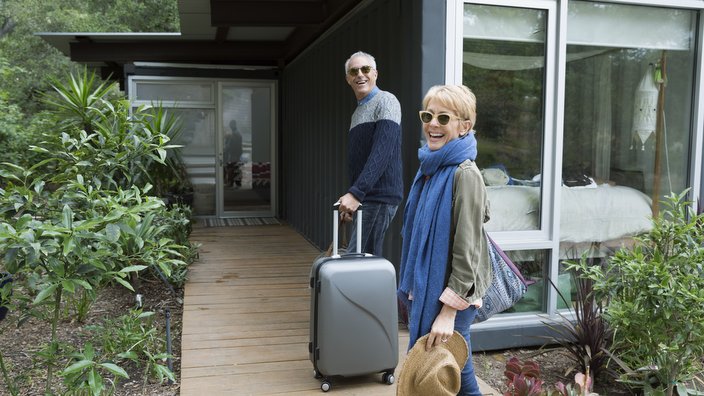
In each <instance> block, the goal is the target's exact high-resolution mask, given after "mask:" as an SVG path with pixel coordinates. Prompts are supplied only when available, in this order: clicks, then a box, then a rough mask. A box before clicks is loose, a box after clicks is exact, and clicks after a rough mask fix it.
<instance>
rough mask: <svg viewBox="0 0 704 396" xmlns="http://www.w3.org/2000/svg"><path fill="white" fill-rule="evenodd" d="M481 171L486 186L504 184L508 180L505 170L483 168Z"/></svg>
mask: <svg viewBox="0 0 704 396" xmlns="http://www.w3.org/2000/svg"><path fill="white" fill-rule="evenodd" d="M481 172H482V176H483V177H484V184H486V185H487V186H505V185H507V184H508V183H509V181H510V178H509V177H508V175H507V174H506V172H504V171H503V170H501V169H499V168H484V169H482V171H481Z"/></svg>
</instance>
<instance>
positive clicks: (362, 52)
mask: <svg viewBox="0 0 704 396" xmlns="http://www.w3.org/2000/svg"><path fill="white" fill-rule="evenodd" d="M356 56H364V57H366V58H367V59H369V66H371V67H372V68H374V69H376V60H375V59H374V57H373V56H371V55H369V54H368V53H366V52H364V51H357V52H355V53H354V54H352V55H350V57H349V58H347V60H346V61H345V74H347V70H348V69H347V68H348V67H349V65H350V61H351V60H352V58H354V57H356Z"/></svg>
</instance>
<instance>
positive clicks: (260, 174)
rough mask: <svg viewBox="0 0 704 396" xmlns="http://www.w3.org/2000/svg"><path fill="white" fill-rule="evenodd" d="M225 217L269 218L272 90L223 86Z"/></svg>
mask: <svg viewBox="0 0 704 396" xmlns="http://www.w3.org/2000/svg"><path fill="white" fill-rule="evenodd" d="M221 109H222V121H221V125H222V133H221V136H222V144H221V147H222V157H221V158H222V161H221V163H222V167H221V168H222V181H223V182H222V186H223V187H222V190H221V191H222V203H223V205H222V208H223V210H222V211H223V214H224V215H238V216H247V215H257V216H269V215H271V208H272V207H271V147H272V145H271V134H272V130H271V125H272V122H271V120H272V108H271V88H270V87H269V86H268V85H267V86H264V87H262V86H252V85H243V84H237V85H229V84H224V85H222V91H221Z"/></svg>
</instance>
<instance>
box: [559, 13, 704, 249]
mask: <svg viewBox="0 0 704 396" xmlns="http://www.w3.org/2000/svg"><path fill="white" fill-rule="evenodd" d="M568 11H569V13H568V24H567V64H566V81H565V112H564V120H565V122H564V144H563V156H562V177H563V181H564V184H565V187H564V188H563V191H562V195H563V200H562V202H563V212H564V211H565V210H569V213H570V214H572V215H573V216H572V217H573V218H572V219H566V218H565V219H562V221H561V227H560V241H561V245H560V248H561V251H562V253H563V256H567V257H570V258H578V257H580V256H581V255H582V253H584V252H585V251H588V250H591V252H590V255H597V254H602V255H603V254H607V253H608V252H609V251H611V250H612V249H614V248H617V247H619V246H622V245H623V244H627V243H629V239H630V237H631V236H634V235H637V234H639V233H642V232H645V231H647V230H648V229H649V228H650V226H651V222H650V217H651V215H653V214H654V213H656V212H657V210H658V202H659V201H660V199H661V198H662V197H663V196H664V195H666V194H669V193H670V192H681V191H683V190H684V189H685V188H686V187H687V184H688V183H687V180H688V169H689V154H690V140H691V132H690V131H691V129H692V128H691V120H692V98H693V89H694V75H693V71H694V46H693V43H694V37H695V25H694V22H695V16H696V14H695V13H694V12H693V11H688V10H682V9H664V8H657V7H644V6H632V5H621V4H605V3H600V2H587V1H571V2H570V3H569V7H568ZM568 204H573V205H570V207H569V208H565V207H564V206H566V205H568ZM572 206H573V207H572ZM574 219H578V220H579V221H573V220H574Z"/></svg>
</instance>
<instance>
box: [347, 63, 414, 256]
mask: <svg viewBox="0 0 704 396" xmlns="http://www.w3.org/2000/svg"><path fill="white" fill-rule="evenodd" d="M345 76H346V80H347V84H349V85H350V87H351V88H352V92H354V96H355V97H356V98H357V108H356V109H355V111H354V113H353V114H352V122H351V124H350V130H349V143H348V147H347V157H348V164H347V165H348V170H349V176H350V180H351V182H352V185H351V186H350V188H349V190H347V193H346V194H345V195H343V196H341V197H340V199H339V201H340V207H339V210H340V213H341V214H342V216H343V218H345V219H346V220H349V219H350V218H351V215H352V214H353V213H354V212H356V211H357V209H358V208H359V205H360V203H362V205H363V206H362V211H363V212H362V213H363V217H362V251H363V252H365V253H371V254H374V255H379V256H382V247H383V244H384V234H385V233H386V229H387V228H388V227H389V223H391V220H392V219H393V218H394V215H395V214H396V209H397V208H398V205H399V203H400V202H401V199H402V197H403V178H402V166H401V105H400V104H399V102H398V100H397V99H396V97H395V96H394V95H393V94H392V93H390V92H386V91H382V90H380V89H379V88H378V87H377V86H376V79H377V77H378V76H379V73H378V71H377V69H376V61H375V60H374V57H373V56H371V55H369V54H367V53H364V52H356V53H354V54H352V56H350V58H349V59H348V60H347V61H346V62H345ZM356 228H357V222H356V221H355V222H354V226H353V229H352V235H351V237H350V243H349V249H350V250H351V251H353V250H354V249H356V237H357V231H356Z"/></svg>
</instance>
